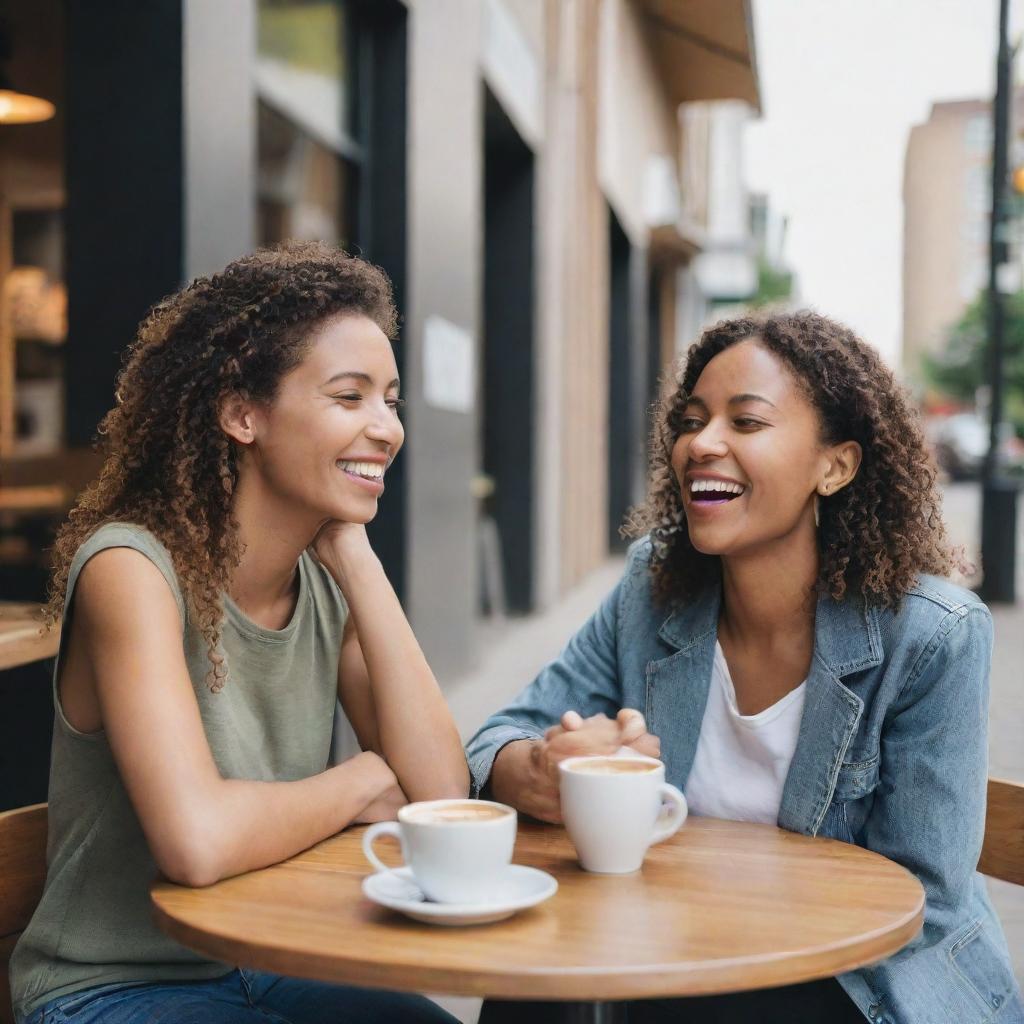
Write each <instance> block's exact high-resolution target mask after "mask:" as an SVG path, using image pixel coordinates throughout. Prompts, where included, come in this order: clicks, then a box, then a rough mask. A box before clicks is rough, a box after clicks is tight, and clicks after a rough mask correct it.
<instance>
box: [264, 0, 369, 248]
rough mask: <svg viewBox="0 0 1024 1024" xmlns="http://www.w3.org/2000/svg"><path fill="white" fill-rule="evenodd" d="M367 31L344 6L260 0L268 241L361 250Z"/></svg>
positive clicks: (324, 0) (336, 0)
mask: <svg viewBox="0 0 1024 1024" xmlns="http://www.w3.org/2000/svg"><path fill="white" fill-rule="evenodd" d="M357 61H358V33H356V32H355V31H354V28H353V20H352V15H351V10H350V8H349V5H348V4H346V3H343V2H340V0H260V4H259V47H258V54H257V62H256V87H257V103H258V132H257V137H258V145H259V173H258V211H259V219H258V225H257V229H258V234H259V240H260V243H261V244H264V245H266V244H270V243H273V242H278V241H283V240H284V239H287V238H305V239H323V240H324V241H328V242H333V243H335V244H337V245H343V246H346V247H351V246H353V245H356V244H358V227H357V224H358V218H357V211H358V202H359V180H360V175H361V173H362V168H363V163H364V151H363V147H362V146H361V145H360V143H359V142H358V141H357V124H356V116H355V115H356V110H357V105H356V102H357V96H356V91H357V90H356V80H357V75H356V67H357Z"/></svg>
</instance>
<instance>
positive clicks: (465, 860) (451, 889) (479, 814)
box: [363, 800, 516, 903]
mask: <svg viewBox="0 0 1024 1024" xmlns="http://www.w3.org/2000/svg"><path fill="white" fill-rule="evenodd" d="M384 835H390V836H395V837H396V838H397V839H398V841H399V842H400V843H401V845H402V857H403V859H404V860H405V862H406V864H407V865H408V866H409V868H410V869H411V870H412V874H413V877H414V878H415V879H416V883H417V884H418V885H419V887H420V888H421V889H422V890H423V893H424V895H425V896H426V897H427V898H428V899H431V900H434V901H435V902H436V903H486V902H488V901H492V900H495V899H498V898H499V897H500V896H501V892H502V889H503V887H504V885H505V883H506V881H507V875H508V867H509V864H511V862H512V848H513V847H514V846H515V842H516V812H515V810H514V809H513V808H512V807H508V806H507V805H506V804H498V803H494V802H492V801H490V800H423V801H420V802H418V803H412V804H406V806H405V807H402V808H401V809H400V810H399V812H398V821H397V822H395V821H382V822H378V823H377V824H376V825H371V826H370V827H369V828H368V829H367V830H366V833H365V835H364V836H363V853H364V854H365V855H366V859H367V860H368V861H369V862H370V863H371V864H372V865H373V866H374V867H375V868H376V869H377V870H378V871H390V870H391V869H390V868H389V867H388V866H387V865H386V864H385V863H384V862H383V861H381V860H380V858H378V857H377V855H376V854H375V853H374V851H373V844H374V842H375V841H376V840H377V839H378V838H379V837H380V836H384Z"/></svg>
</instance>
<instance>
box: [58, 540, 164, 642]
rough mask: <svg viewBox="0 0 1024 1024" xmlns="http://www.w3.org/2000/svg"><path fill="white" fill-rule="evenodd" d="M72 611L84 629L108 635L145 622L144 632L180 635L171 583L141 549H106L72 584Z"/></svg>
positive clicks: (87, 563)
mask: <svg viewBox="0 0 1024 1024" xmlns="http://www.w3.org/2000/svg"><path fill="white" fill-rule="evenodd" d="M75 613H76V616H78V617H79V619H80V621H81V622H82V624H83V625H85V626H87V627H89V628H91V629H98V630H100V631H101V632H103V633H105V634H107V635H108V636H112V635H117V634H118V633H121V632H122V631H123V630H124V629H125V628H127V629H128V630H131V629H132V628H133V627H134V626H136V625H138V624H140V623H143V622H144V623H145V624H146V626H147V633H149V634H150V635H152V632H153V630H154V629H157V630H161V631H162V630H163V629H171V630H173V632H174V635H176V636H178V637H180V635H181V616H180V614H179V612H178V605H177V602H176V600H175V597H174V594H173V592H172V591H171V587H170V584H169V583H168V582H167V580H166V579H165V578H164V575H163V573H162V572H161V571H160V569H159V568H157V566H156V565H155V564H154V563H153V562H152V561H151V560H150V559H149V558H147V557H146V556H145V555H144V554H143V553H142V552H141V551H136V550H135V549H134V548H126V547H111V548H104V549H103V550H102V551H99V552H97V553H96V554H95V555H93V556H92V558H90V559H89V561H88V562H86V564H85V565H84V566H83V568H82V571H81V573H80V574H79V577H78V582H77V584H76V586H75Z"/></svg>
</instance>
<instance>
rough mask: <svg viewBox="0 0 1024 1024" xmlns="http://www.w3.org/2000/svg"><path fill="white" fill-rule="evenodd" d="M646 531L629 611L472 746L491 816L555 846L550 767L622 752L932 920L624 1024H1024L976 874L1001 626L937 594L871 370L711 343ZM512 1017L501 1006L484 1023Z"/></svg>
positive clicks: (897, 444) (707, 809)
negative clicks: (852, 870) (808, 979)
mask: <svg viewBox="0 0 1024 1024" xmlns="http://www.w3.org/2000/svg"><path fill="white" fill-rule="evenodd" d="M631 526H632V529H633V532H634V533H635V534H648V536H647V537H646V538H645V539H643V540H641V541H639V542H638V543H637V544H635V545H634V546H633V548H632V549H631V551H630V555H629V561H628V565H627V568H626V572H625V574H624V576H623V578H622V580H621V581H620V582H619V584H618V586H616V588H615V589H614V590H613V591H612V593H611V594H610V595H609V596H608V598H607V599H606V600H605V602H604V603H603V604H602V605H601V607H600V608H599V609H598V610H597V611H596V612H595V614H594V615H593V616H592V617H591V619H590V620H589V621H588V622H587V623H586V624H585V625H584V626H583V628H582V629H581V630H580V631H579V632H578V633H577V634H576V635H575V636H574V637H573V638H572V640H571V641H570V642H569V644H568V646H567V647H566V648H565V650H564V651H563V653H562V654H561V656H560V657H559V658H558V659H557V660H556V661H555V662H553V663H552V664H551V665H549V666H548V667H547V668H546V669H544V671H543V672H542V673H541V674H540V675H539V676H538V678H537V679H536V680H535V681H534V682H533V683H532V684H531V685H530V686H529V687H527V689H526V690H525V691H524V692H523V693H522V694H521V695H520V696H519V698H518V699H517V700H516V701H515V702H514V703H513V704H511V705H510V706H509V707H507V708H505V709H504V710H502V711H500V712H498V713H497V714H495V715H494V716H493V717H492V718H491V719H490V720H489V721H487V722H486V723H485V724H484V726H483V728H482V729H481V730H480V731H479V732H478V733H477V735H476V736H475V737H474V738H473V740H472V741H471V742H470V745H469V756H470V767H471V770H472V772H473V776H474V784H475V787H476V789H477V791H478V792H479V791H480V790H481V789H483V788H484V787H486V788H487V789H488V792H490V793H491V794H493V796H494V797H495V799H498V800H503V801H505V802H507V803H510V804H513V805H515V806H516V807H518V808H519V809H520V810H522V811H524V812H525V813H528V814H531V815H533V816H534V817H537V818H540V819H543V820H548V821H558V820H559V808H558V790H557V785H558V783H557V775H558V773H557V769H556V767H555V766H556V765H557V763H558V761H560V760H561V759H563V758H565V757H567V756H571V755H574V754H580V753H609V752H613V751H615V750H616V749H618V748H619V747H620V746H621V745H628V746H632V747H634V748H635V749H637V750H641V751H643V752H645V753H650V754H655V755H659V756H661V757H662V758H663V760H664V762H665V769H666V778H667V780H668V781H669V782H672V783H674V784H675V785H677V786H679V787H681V788H683V789H684V790H685V792H686V794H687V797H688V798H689V800H690V804H691V810H692V811H693V812H695V813H707V814H714V815H717V816H719V817H732V818H737V819H744V820H755V821H774V822H777V823H778V825H779V826H781V827H782V828H786V829H790V830H792V831H794V832H802V833H804V834H806V835H821V836H829V837H831V838H833V839H839V840H842V841H844V842H849V843H856V844H858V845H860V846H863V847H866V848H867V849H870V850H874V851H876V852H878V853H880V854H883V855H884V856H886V857H890V858H891V859H893V860H895V861H897V862H898V863H900V864H902V865H904V866H905V867H907V868H908V869H909V870H910V871H912V872H913V873H914V874H915V875H916V876H917V877H918V878H919V879H920V881H921V883H922V885H923V886H924V888H925V892H926V897H927V905H926V910H925V923H924V928H923V930H922V932H921V933H920V934H919V935H918V937H917V938H916V939H915V940H914V941H913V942H911V943H910V944H909V945H908V946H907V947H905V948H904V949H903V950H901V951H900V952H899V953H898V954H896V955H895V956H892V957H890V958H889V959H888V960H885V961H883V962H882V963H880V964H876V965H875V966H873V967H869V968H864V969H862V970H858V971H852V972H850V973H848V974H845V975H842V976H841V977H839V978H838V979H836V980H832V979H827V980H825V981H821V982H815V983H811V984H807V985H799V986H790V987H787V988H783V989H773V990H765V991H758V992H751V993H745V994H740V995H733V996H720V997H711V998H702V999H693V1000H686V1001H685V1003H684V1004H683V1005H680V1004H679V1003H674V1004H673V1001H671V1000H670V1001H661V1002H645V1003H634V1004H631V1006H630V1010H629V1016H630V1021H631V1024H633V1022H636V1021H638V1020H639V1021H660V1020H669V1019H673V1020H674V1019H677V1017H678V1016H679V1015H680V1014H683V1015H684V1016H685V1019H686V1020H687V1021H689V1022H716V1024H720V1022H726V1021H728V1022H740V1021H744V1022H746V1021H756V1022H758V1024H766V1022H773V1024H774V1022H782V1021H785V1022H787V1024H788V1022H791V1021H792V1022H796V1021H799V1022H800V1024H813V1022H817V1021H822V1022H824V1021H826V1020H827V1021H828V1022H829V1024H836V1022H842V1021H863V1020H864V1019H865V1018H867V1019H869V1020H871V1021H874V1022H881V1021H888V1022H893V1024H983V1022H984V1024H988V1022H999V1024H1020V1022H1022V1021H1024V1002H1022V1000H1021V994H1020V990H1019V988H1018V986H1017V984H1016V983H1015V981H1014V977H1013V972H1012V969H1011V967H1010V963H1009V956H1008V953H1007V948H1006V940H1005V938H1004V937H1003V933H1002V929H1001V928H1000V925H999V922H998V920H997V918H996V916H995V914H994V912H993V910H992V907H991V905H990V903H989V900H988V896H987V895H986V891H985V884H984V882H983V880H982V878H981V877H980V876H979V875H978V874H977V872H976V870H975V868H976V865H977V862H978V855H979V852H980V849H981V842H982V835H983V830H984V819H985V794H986V776H987V720H988V690H989V680H988V674H989V663H990V656H991V649H992V624H991V618H990V616H989V613H988V611H987V609H986V608H985V606H984V605H983V604H981V603H980V602H979V601H978V600H977V598H975V596H974V595H973V594H971V593H969V592H968V591H966V590H963V589H961V588H959V587H957V586H954V585H953V584H951V583H949V582H947V581H946V580H944V579H941V578H939V577H942V576H946V575H949V574H950V573H952V572H953V571H955V570H956V569H958V568H961V566H960V563H959V561H958V557H957V555H956V554H955V553H954V552H953V551H952V550H951V549H950V547H949V545H948V544H947V541H946V537H945V531H944V528H943V525H942V520H941V516H940V498H939V495H938V493H937V491H936V488H935V473H934V469H933V465H932V463H931V461H930V459H929V456H928V453H927V451H926V448H925V444H924V440H923V438H922V434H921V430H920V427H919V425H918V421H917V418H916V415H915V413H914V412H913V410H912V407H911V406H910V405H909V403H908V402H907V399H906V398H905V396H904V394H903V392H902V390H901V389H900V387H899V386H898V385H897V383H896V382H895V380H894V379H893V376H892V374H891V373H890V372H889V370H888V369H886V367H885V366H884V365H883V364H882V362H881V361H880V359H879V358H878V356H877V355H876V354H875V352H874V351H873V350H872V349H871V348H869V347H868V346H867V345H865V344H864V343H863V342H862V341H860V340H859V339H858V338H856V337H855V336H854V335H853V334H852V333H851V332H850V331H849V330H847V329H846V328H844V327H842V326H840V325H839V324H837V323H835V322H833V321H831V320H828V319H826V318H825V317H822V316H819V315H816V314H811V313H801V314H796V315H779V316H770V317H767V318H762V319H739V320H732V321H726V322H723V323H720V324H718V325H717V326H715V327H713V328H711V329H710V330H708V331H707V332H705V334H704V336H703V337H702V338H701V340H700V341H699V342H698V344H697V345H696V346H694V348H693V349H692V350H691V351H690V354H689V357H688V359H687V362H686V365H685V369H684V371H683V374H682V378H681V380H680V381H679V383H678V386H677V387H676V388H675V389H674V391H673V393H672V394H670V395H669V396H668V397H667V398H666V399H665V402H664V404H663V407H662V410H661V413H660V416H659V422H658V425H657V428H656V432H655V439H654V444H653V451H652V479H651V487H650V493H649V497H648V501H647V504H646V506H645V507H644V508H642V509H641V510H639V511H638V512H637V513H636V514H635V515H634V517H633V521H632V524H631ZM837 981H838V984H837V983H836V982H837ZM523 1010H524V1007H523V1006H522V1004H518V1005H517V1004H508V1006H507V1007H503V1006H502V1004H496V1003H491V1004H488V1005H487V1006H485V1009H484V1015H483V1017H482V1018H481V1020H482V1021H484V1022H488V1021H490V1022H493V1021H498V1020H503V1019H505V1014H506V1013H507V1012H508V1011H514V1016H515V1017H516V1019H518V1016H520V1015H522V1013H523ZM556 1015H557V1008H555V1007H546V1008H545V1007H543V1006H537V1007H534V1008H533V1010H532V1014H531V1016H532V1019H533V1020H534V1024H540V1021H542V1020H544V1019H545V1017H546V1016H547V1017H548V1018H549V1019H557V1017H556ZM510 1019H511V1018H510Z"/></svg>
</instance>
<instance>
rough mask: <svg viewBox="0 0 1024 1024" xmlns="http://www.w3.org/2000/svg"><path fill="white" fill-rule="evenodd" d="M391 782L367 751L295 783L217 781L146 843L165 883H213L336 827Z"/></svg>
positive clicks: (281, 855)
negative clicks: (167, 827) (179, 817)
mask: <svg viewBox="0 0 1024 1024" xmlns="http://www.w3.org/2000/svg"><path fill="white" fill-rule="evenodd" d="M394 783H395V776H394V773H393V772H392V771H391V770H390V768H389V767H388V766H387V764H385V762H384V761H383V760H382V759H381V758H380V757H378V756H377V755H376V754H373V753H363V754H359V755H357V756H356V757H353V758H351V759H350V760H348V761H346V762H344V763H343V764H340V765H337V766H336V767H333V768H329V769H327V771H324V772H321V773H320V774H319V775H314V776H311V777H310V778H306V779H299V780H297V781H294V782H254V781H248V780H244V779H220V780H218V782H217V783H216V784H214V785H212V786H210V787H209V788H208V789H207V791H206V793H205V794H204V796H203V798H202V799H201V800H194V801H190V802H189V806H188V807H185V808H183V814H182V815H181V817H182V819H184V820H181V821H178V822H176V823H173V826H172V827H173V831H171V830H167V831H165V832H164V834H163V835H162V836H160V837H151V838H150V842H151V846H153V848H154V855H155V857H156V861H157V865H158V867H160V869H161V870H162V871H163V872H164V874H166V875H167V876H168V877H169V878H170V879H171V880H172V881H175V882H179V883H181V884H184V885H194V886H203V885H212V884H213V883H214V882H217V881H219V880H220V879H222V878H228V877H230V876H232V875H238V874H241V873H242V872H244V871H252V870H255V869H257V868H262V867H266V866H268V865H270V864H276V863H278V862H279V861H282V860H286V859H287V858H288V857H291V856H294V855H295V854H296V853H299V852H301V851H302V850H305V849H308V848H309V847H310V846H313V845H314V844H316V843H318V842H320V840H322V839H326V838H327V837H328V836H331V835H334V834H335V833H337V832H340V831H341V830H342V829H343V828H344V827H345V826H346V825H348V824H350V823H351V822H352V821H353V820H354V819H355V818H356V817H357V816H358V815H359V814H360V813H361V812H362V811H363V810H364V809H365V808H366V807H367V806H368V805H369V804H371V803H372V802H373V801H374V800H376V799H377V798H378V797H379V796H380V795H381V794H382V793H384V792H386V791H387V790H388V789H389V788H390V787H392V786H393V785H394ZM167 823H168V824H172V822H170V821H168V822H167Z"/></svg>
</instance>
